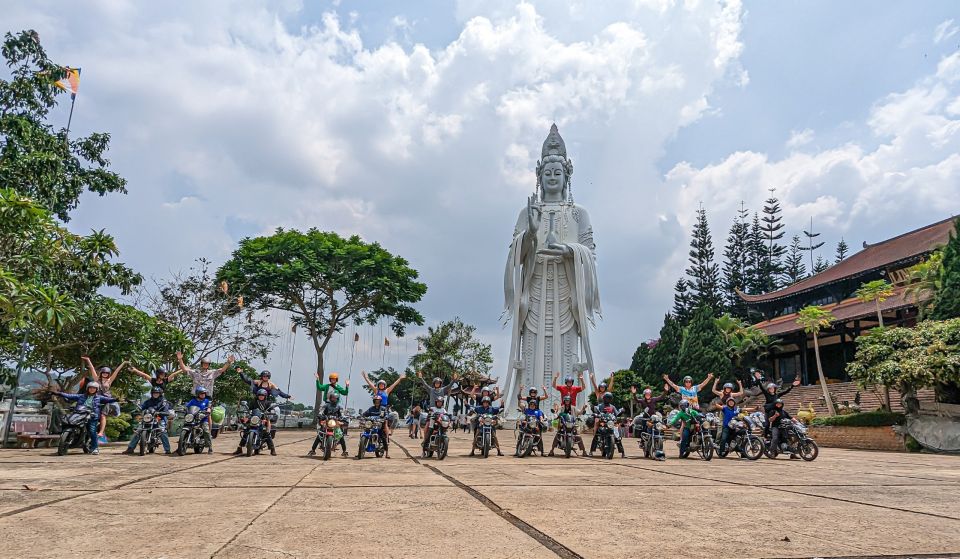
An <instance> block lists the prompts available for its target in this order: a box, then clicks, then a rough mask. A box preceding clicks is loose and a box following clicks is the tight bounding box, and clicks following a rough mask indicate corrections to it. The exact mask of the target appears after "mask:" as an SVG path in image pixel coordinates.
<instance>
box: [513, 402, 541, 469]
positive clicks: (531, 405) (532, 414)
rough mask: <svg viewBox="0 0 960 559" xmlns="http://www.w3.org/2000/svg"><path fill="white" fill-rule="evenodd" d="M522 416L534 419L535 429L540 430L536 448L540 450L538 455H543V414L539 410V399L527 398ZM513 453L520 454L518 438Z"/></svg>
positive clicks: (528, 419)
mask: <svg viewBox="0 0 960 559" xmlns="http://www.w3.org/2000/svg"><path fill="white" fill-rule="evenodd" d="M523 416H524V418H525V419H526V420H527V421H536V425H537V430H538V431H539V432H540V440H539V441H538V442H537V448H538V450H539V451H540V456H543V423H544V418H545V416H544V415H543V412H542V411H540V400H539V399H537V398H528V399H527V407H526V408H524V409H523ZM513 455H514V456H520V444H519V439H518V440H517V450H516V451H515V452H514V454H513Z"/></svg>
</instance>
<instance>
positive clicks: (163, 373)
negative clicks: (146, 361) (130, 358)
mask: <svg viewBox="0 0 960 559" xmlns="http://www.w3.org/2000/svg"><path fill="white" fill-rule="evenodd" d="M167 374H169V373H168V372H167V370H166V369H164V368H163V367H160V368H159V369H157V371H156V372H155V373H154V376H160V375H167Z"/></svg>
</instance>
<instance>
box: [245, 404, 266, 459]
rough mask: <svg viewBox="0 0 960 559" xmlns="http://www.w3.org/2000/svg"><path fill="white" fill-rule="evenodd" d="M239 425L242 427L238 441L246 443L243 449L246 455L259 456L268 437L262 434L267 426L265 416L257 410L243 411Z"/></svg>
mask: <svg viewBox="0 0 960 559" xmlns="http://www.w3.org/2000/svg"><path fill="white" fill-rule="evenodd" d="M240 423H241V425H242V428H241V429H242V430H241V434H240V437H241V439H240V440H242V441H246V443H247V444H246V447H245V449H244V450H245V452H246V455H247V456H253V455H254V454H260V451H261V450H263V449H264V447H266V445H267V442H266V441H267V437H268V436H270V435H269V434H268V433H265V432H264V430H265V428H266V426H267V421H266V414H264V412H263V411H261V410H259V409H254V410H249V409H247V410H244V412H243V416H242V417H241V419H240Z"/></svg>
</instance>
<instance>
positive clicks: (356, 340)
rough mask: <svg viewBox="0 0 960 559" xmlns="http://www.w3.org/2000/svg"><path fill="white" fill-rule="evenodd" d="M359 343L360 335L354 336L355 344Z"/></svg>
mask: <svg viewBox="0 0 960 559" xmlns="http://www.w3.org/2000/svg"><path fill="white" fill-rule="evenodd" d="M359 341H360V334H354V335H353V343H357V342H359Z"/></svg>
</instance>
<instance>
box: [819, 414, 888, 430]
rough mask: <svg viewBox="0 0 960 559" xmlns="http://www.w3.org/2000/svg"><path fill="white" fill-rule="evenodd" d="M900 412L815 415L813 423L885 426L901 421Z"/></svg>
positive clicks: (847, 425) (838, 425)
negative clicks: (830, 415) (831, 415)
mask: <svg viewBox="0 0 960 559" xmlns="http://www.w3.org/2000/svg"><path fill="white" fill-rule="evenodd" d="M903 420H904V415H903V414H902V413H893V412H888V411H880V410H877V411H868V412H863V413H854V414H850V415H835V416H833V417H817V418H814V420H813V425H818V426H834V427H887V426H890V425H900V424H902V423H903Z"/></svg>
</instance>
